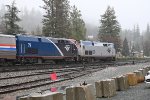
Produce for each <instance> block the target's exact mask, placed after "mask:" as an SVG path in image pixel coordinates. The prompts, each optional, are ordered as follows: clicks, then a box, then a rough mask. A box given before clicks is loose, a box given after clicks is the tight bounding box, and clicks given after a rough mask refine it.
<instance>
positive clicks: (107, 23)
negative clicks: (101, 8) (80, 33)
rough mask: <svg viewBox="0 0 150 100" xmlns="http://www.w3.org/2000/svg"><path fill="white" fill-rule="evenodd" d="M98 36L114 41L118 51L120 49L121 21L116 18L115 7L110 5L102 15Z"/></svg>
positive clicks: (101, 39) (102, 39) (106, 40)
mask: <svg viewBox="0 0 150 100" xmlns="http://www.w3.org/2000/svg"><path fill="white" fill-rule="evenodd" d="M101 17H102V18H101V20H100V23H101V26H100V27H99V34H98V38H99V40H100V41H103V42H112V43H114V45H115V49H116V51H117V52H118V51H120V46H121V40H120V36H119V33H120V30H121V27H120V25H119V22H118V21H117V20H116V16H115V11H114V8H111V7H110V6H108V8H107V10H106V12H105V14H104V15H102V16H101Z"/></svg>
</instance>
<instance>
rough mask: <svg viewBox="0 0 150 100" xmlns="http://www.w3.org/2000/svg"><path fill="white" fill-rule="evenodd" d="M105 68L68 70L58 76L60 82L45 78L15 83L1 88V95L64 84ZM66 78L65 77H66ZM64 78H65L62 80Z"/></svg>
mask: <svg viewBox="0 0 150 100" xmlns="http://www.w3.org/2000/svg"><path fill="white" fill-rule="evenodd" d="M102 69H103V68H99V67H93V68H92V67H91V68H88V69H86V70H85V69H84V68H83V69H81V68H79V69H76V70H75V69H72V70H68V71H67V70H66V73H65V74H60V75H58V80H56V81H52V80H50V78H43V79H37V80H33V81H29V82H23V83H15V84H10V85H4V86H0V94H7V93H11V92H15V91H18V90H25V89H31V88H36V87H39V86H44V85H48V84H52V83H57V82H62V81H66V80H70V79H74V78H77V77H81V76H83V75H87V74H89V73H92V72H96V71H99V70H102ZM64 76H65V77H64ZM62 77H63V78H62Z"/></svg>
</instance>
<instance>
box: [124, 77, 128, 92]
mask: <svg viewBox="0 0 150 100" xmlns="http://www.w3.org/2000/svg"><path fill="white" fill-rule="evenodd" d="M123 77H124V79H125V89H129V83H128V76H127V75H123Z"/></svg>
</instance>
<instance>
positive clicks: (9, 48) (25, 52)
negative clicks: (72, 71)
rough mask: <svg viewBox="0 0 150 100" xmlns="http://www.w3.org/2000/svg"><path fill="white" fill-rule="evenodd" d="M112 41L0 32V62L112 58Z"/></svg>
mask: <svg viewBox="0 0 150 100" xmlns="http://www.w3.org/2000/svg"><path fill="white" fill-rule="evenodd" d="M115 55H116V52H115V48H114V44H113V43H106V42H97V41H84V40H80V41H79V42H78V41H76V40H74V39H66V38H52V37H42V36H33V35H21V34H18V35H5V34H0V63H1V64H3V63H7V62H11V63H13V64H15V63H21V64H25V63H44V62H53V63H57V62H62V61H63V62H67V61H74V62H77V61H78V62H83V61H87V62H94V61H97V60H115Z"/></svg>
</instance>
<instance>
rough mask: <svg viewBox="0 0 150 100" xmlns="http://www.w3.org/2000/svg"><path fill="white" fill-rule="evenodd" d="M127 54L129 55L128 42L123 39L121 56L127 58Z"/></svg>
mask: <svg viewBox="0 0 150 100" xmlns="http://www.w3.org/2000/svg"><path fill="white" fill-rule="evenodd" d="M129 54H130V52H129V46H128V41H127V39H126V38H125V39H124V41H123V49H122V55H124V56H129Z"/></svg>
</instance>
